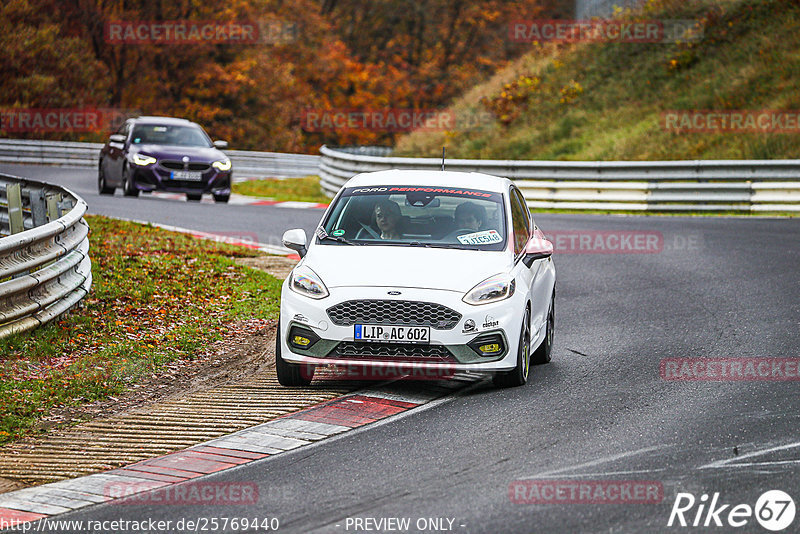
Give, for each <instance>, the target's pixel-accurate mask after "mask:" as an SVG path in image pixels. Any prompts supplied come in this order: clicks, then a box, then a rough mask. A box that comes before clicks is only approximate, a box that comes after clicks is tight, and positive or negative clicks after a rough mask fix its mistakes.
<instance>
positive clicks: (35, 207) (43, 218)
mask: <svg viewBox="0 0 800 534" xmlns="http://www.w3.org/2000/svg"><path fill="white" fill-rule="evenodd" d="M30 199H31V220H32V222H33V227H34V228H36V227H37V226H42V225H44V224H47V208H46V206H45V202H44V192H43V191H40V190H38V189H37V190H31V192H30Z"/></svg>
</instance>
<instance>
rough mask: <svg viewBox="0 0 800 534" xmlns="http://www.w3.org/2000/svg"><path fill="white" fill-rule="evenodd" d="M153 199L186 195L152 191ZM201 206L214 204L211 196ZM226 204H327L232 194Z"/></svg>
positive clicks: (301, 206) (299, 206)
mask: <svg viewBox="0 0 800 534" xmlns="http://www.w3.org/2000/svg"><path fill="white" fill-rule="evenodd" d="M150 196H151V197H153V198H163V199H166V200H186V195H184V194H183V193H166V192H163V191H153V192H152V193H150ZM200 202H201V203H202V204H214V199H213V198H212V197H211V196H208V195H206V196H203V199H202V200H201V201H200ZM228 204H232V205H234V206H273V207H275V208H291V209H323V210H324V209H326V208H327V207H328V204H326V203H321V202H300V201H294V200H287V201H278V200H271V199H269V198H258V197H250V196H246V195H237V194H235V193H234V194H232V195H231V198H230V200H228Z"/></svg>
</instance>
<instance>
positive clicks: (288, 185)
mask: <svg viewBox="0 0 800 534" xmlns="http://www.w3.org/2000/svg"><path fill="white" fill-rule="evenodd" d="M233 192H234V193H238V194H240V195H247V196H252V197H262V198H271V199H273V200H277V201H281V202H282V201H287V200H293V201H300V202H320V203H323V204H328V203H329V202H330V201H331V199H330V198H329V197H327V196H325V195H324V194H323V193H322V188H321V187H320V185H319V176H306V177H304V178H286V179H283V180H281V179H270V180H251V181H247V182H240V183H235V184H233Z"/></svg>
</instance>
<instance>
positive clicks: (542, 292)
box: [509, 186, 554, 341]
mask: <svg viewBox="0 0 800 534" xmlns="http://www.w3.org/2000/svg"><path fill="white" fill-rule="evenodd" d="M509 196H510V200H511V223H512V227H513V231H514V256H515V260H516V265H515V271H516V272H515V277H516V279H517V280H518V282H521V283H524V284H525V286H526V287H527V288H528V289H529V290H530V295H531V337H532V341H535V338H536V334H537V333H538V332H539V330H540V329H541V328H542V326H544V324H545V321H546V319H547V311H548V308H549V305H550V292H551V290H552V287H553V283H554V279H553V276H552V269H551V268H550V267H552V264H551V263H550V259H541V260H536V261H534V262H533V263H532V264H531V266H530V267H527V266H526V265H525V263H524V262H523V261H522V257H523V256H524V255H525V247H526V246H527V245H528V242H529V241H530V239H531V237H532V235H533V233H534V226H535V225H534V222H533V218H532V217H531V212H530V209H528V204H527V202H525V198H524V197H523V196H522V193H521V192H520V190H519V189H517V188H516V187H515V186H511V189H510V191H509Z"/></svg>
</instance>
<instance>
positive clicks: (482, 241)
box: [458, 230, 503, 245]
mask: <svg viewBox="0 0 800 534" xmlns="http://www.w3.org/2000/svg"><path fill="white" fill-rule="evenodd" d="M458 240H459V241H460V242H461V244H462V245H490V244H492V243H499V242H501V241H502V240H503V238H502V237H500V234H499V233H498V232H497V230H484V231H483V232H475V233H474V234H466V235H460V236H458Z"/></svg>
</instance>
